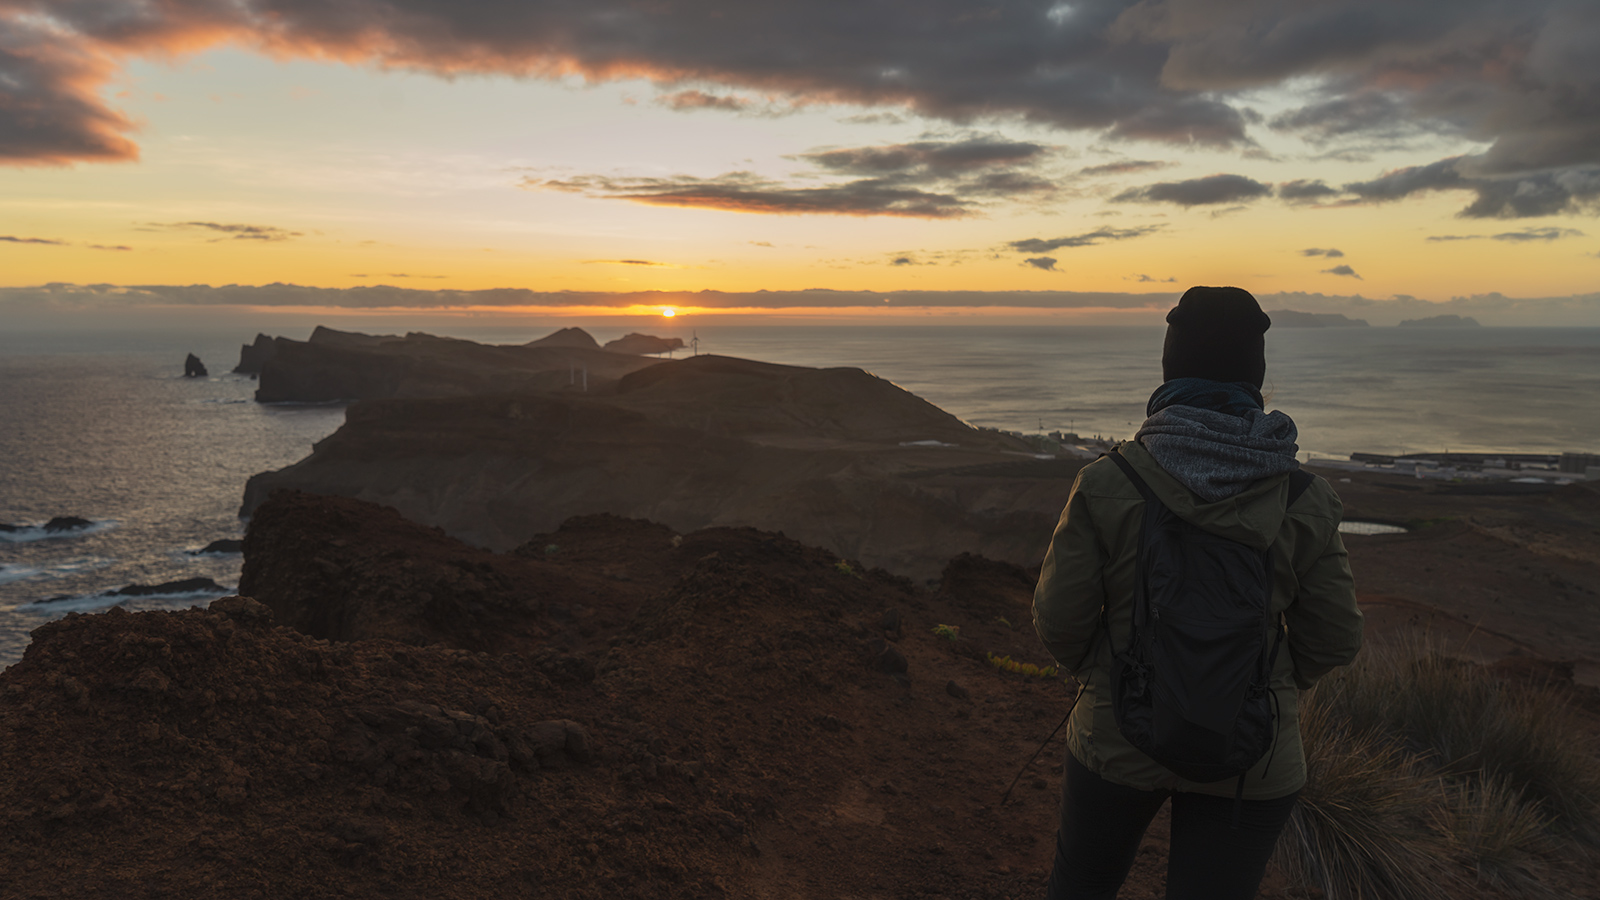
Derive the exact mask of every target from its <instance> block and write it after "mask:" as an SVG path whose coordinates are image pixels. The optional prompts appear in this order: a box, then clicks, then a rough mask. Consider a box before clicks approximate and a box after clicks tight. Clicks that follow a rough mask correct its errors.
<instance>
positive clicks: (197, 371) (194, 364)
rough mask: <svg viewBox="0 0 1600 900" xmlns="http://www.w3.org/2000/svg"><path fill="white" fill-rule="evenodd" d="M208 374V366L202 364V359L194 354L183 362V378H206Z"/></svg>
mask: <svg viewBox="0 0 1600 900" xmlns="http://www.w3.org/2000/svg"><path fill="white" fill-rule="evenodd" d="M207 374H209V373H207V372H206V364H205V363H203V362H201V361H200V357H198V356H195V355H194V354H193V353H191V354H189V356H188V358H186V359H185V360H184V361H183V377H185V378H204V377H206V375H207Z"/></svg>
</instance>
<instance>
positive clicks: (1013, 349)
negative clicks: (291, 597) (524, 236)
mask: <svg viewBox="0 0 1600 900" xmlns="http://www.w3.org/2000/svg"><path fill="white" fill-rule="evenodd" d="M555 327H556V326H554V325H549V326H543V327H539V326H529V327H521V328H517V329H506V328H497V329H488V328H482V327H478V328H473V327H461V328H456V329H454V330H446V329H431V330H434V331H435V332H436V333H444V334H450V335H453V336H457V337H465V338H470V339H473V340H483V341H490V342H498V343H520V342H524V341H527V340H530V339H533V338H536V337H541V336H543V335H544V334H546V333H548V332H550V331H552V330H554V328H555ZM372 330H374V331H384V332H389V331H393V330H395V329H393V328H381V329H379V328H374V329H372ZM624 330H626V329H622V328H591V329H590V331H591V333H593V334H594V336H595V337H596V338H597V339H599V340H601V341H602V342H603V341H605V340H609V339H612V338H615V337H620V336H621V334H622V332H623V331H624ZM650 330H651V331H652V332H654V333H660V334H679V335H680V336H682V337H683V338H685V339H688V338H690V337H691V336H692V335H695V334H698V337H699V338H700V351H701V352H704V353H718V354H723V355H729V356H744V357H750V358H755V359H764V360H768V361H772V362H781V363H791V364H796V365H811V366H857V367H860V368H864V369H867V370H868V371H871V372H874V373H876V374H877V375H879V376H881V377H883V378H886V379H889V380H890V381H893V382H895V383H896V384H898V385H900V386H901V387H903V388H905V389H907V390H909V391H911V392H913V393H915V394H918V395H919V396H921V397H923V398H925V399H927V400H929V401H930V402H932V403H934V404H936V405H938V406H940V407H942V408H944V409H946V410H948V411H950V412H952V413H954V414H955V415H957V416H960V417H961V418H963V419H965V420H966V421H968V422H971V423H972V424H974V425H982V426H989V427H998V428H1003V429H1007V430H1017V431H1025V432H1039V431H1054V430H1065V431H1076V432H1077V433H1079V434H1082V435H1085V436H1091V435H1102V436H1109V437H1129V436H1131V435H1132V433H1133V432H1134V430H1136V428H1137V425H1138V422H1139V421H1140V420H1141V419H1142V418H1143V415H1144V404H1145V401H1146V400H1147V398H1148V397H1149V394H1150V392H1151V390H1153V389H1154V388H1155V386H1156V385H1157V384H1158V383H1159V381H1160V354H1161V342H1162V331H1161V329H1159V328H1122V327H1109V326H1102V327H1093V328H1074V327H1059V326H1058V327H1012V326H892V327H890V326H768V327H756V326H704V327H699V326H695V325H694V324H693V323H689V322H682V321H675V322H671V323H667V322H663V323H661V327H659V328H651V329H650ZM254 334H255V330H254V329H239V330H238V331H228V332H225V333H224V332H216V333H190V334H185V335H182V336H174V335H159V334H155V335H151V336H147V337H143V338H138V339H136V340H135V339H130V338H128V337H127V336H125V335H114V336H113V335H96V334H92V333H88V332H83V333H78V334H67V335H56V336H53V337H49V338H40V337H30V336H21V335H15V334H13V335H5V334H0V523H7V524H11V525H19V526H25V530H23V531H20V532H12V533H6V534H0V666H4V665H9V664H10V663H11V662H14V661H15V660H16V659H18V658H19V657H20V656H21V654H22V651H23V649H24V648H25V646H26V644H27V641H28V639H29V638H28V633H29V631H31V630H32V629H34V628H36V627H38V626H39V625H40V624H41V623H43V622H45V621H48V620H49V619H50V618H52V617H55V616H59V615H64V614H65V613H66V612H68V611H74V610H77V611H89V610H96V609H104V608H106V607H108V606H110V605H112V604H116V603H121V604H122V605H125V606H126V607H128V608H131V609H144V608H172V607H181V606H187V605H193V604H197V603H205V602H209V600H210V599H213V598H214V597H216V596H218V595H219V594H218V592H216V591H210V592H200V593H194V594H181V595H167V596H154V597H139V598H121V597H108V596H105V595H104V593H105V592H107V591H110V590H114V589H117V588H121V587H124V586H126V585H130V584H144V585H152V584H162V583H167V582H171V581H176V580H179V579H184V578H194V577H205V578H211V579H213V580H215V581H216V582H218V583H219V584H221V585H223V586H224V587H231V586H233V585H235V584H237V582H238V574H239V567H240V563H241V560H240V557H239V556H238V555H237V554H234V555H228V556H195V555H192V554H191V551H193V550H197V549H199V548H201V547H203V546H205V545H206V544H208V543H210V542H211V541H213V540H217V539H219V538H234V537H239V536H240V535H241V534H242V531H243V527H242V524H241V523H240V521H239V520H238V518H237V517H236V513H237V510H238V506H239V501H240V498H241V496H242V493H243V489H244V483H245V480H246V479H247V478H248V477H249V476H250V475H252V474H254V473H256V472H260V471H264V470H267V469H275V468H281V467H282V466H285V465H288V464H290V463H293V462H295V461H296V460H298V459H301V458H303V457H304V456H305V455H306V454H307V453H309V452H310V450H311V446H312V444H313V443H315V442H316V441H317V440H319V439H321V438H322V437H324V436H326V435H328V434H330V433H332V432H333V431H334V430H335V429H336V428H338V426H339V425H340V424H341V423H342V421H343V408H342V407H340V406H337V405H334V406H276V405H261V404H257V403H255V402H254V401H253V400H252V399H251V396H252V393H253V391H254V389H255V383H254V382H253V381H251V380H249V379H248V378H245V377H242V376H235V375H230V374H226V371H227V370H228V369H230V368H232V366H233V364H234V363H235V362H236V361H237V359H238V356H237V354H238V346H239V344H240V343H242V342H245V341H247V340H249V339H251V338H253V336H254ZM289 336H291V337H304V336H305V335H304V333H290V334H289ZM190 351H193V352H195V353H197V354H198V355H200V357H201V358H202V359H204V360H205V361H206V362H207V364H208V365H209V366H210V368H211V372H212V374H211V376H210V377H208V378H203V379H185V378H183V377H181V375H182V369H183V365H182V364H183V358H184V355H185V353H187V352H190ZM1267 377H1268V383H1267V385H1266V388H1267V394H1268V395H1269V404H1268V405H1269V408H1277V409H1282V410H1284V411H1285V412H1288V413H1289V414H1290V415H1291V416H1293V417H1294V419H1295V420H1296V422H1297V423H1298V424H1299V426H1300V433H1301V437H1300V447H1301V450H1302V451H1303V452H1306V453H1311V454H1315V455H1317V456H1332V457H1345V456H1347V455H1348V454H1349V453H1351V452H1353V451H1358V450H1361V451H1371V452H1417V451H1433V450H1444V449H1449V450H1461V451H1485V452H1494V451H1522V452H1562V451H1579V452H1600V414H1597V413H1596V412H1595V398H1596V397H1600V328H1591V329H1532V328H1530V329H1511V328H1499V329H1496V328H1482V329H1461V330H1450V329H1425V330H1413V329H1399V328H1371V329H1278V330H1274V331H1272V332H1270V333H1269V335H1268V376H1267ZM57 516H78V517H81V518H84V519H88V520H90V521H91V522H93V523H94V524H93V525H92V526H91V527H89V528H87V529H83V530H77V531H71V532H63V533H60V534H54V535H51V534H45V533H44V532H43V531H42V529H41V528H39V527H38V526H42V525H43V524H44V523H46V522H47V521H49V520H50V519H52V518H54V517H57ZM57 597H64V598H67V599H64V600H58V601H55V602H50V603H44V604H39V603H36V601H39V600H48V599H49V598H57Z"/></svg>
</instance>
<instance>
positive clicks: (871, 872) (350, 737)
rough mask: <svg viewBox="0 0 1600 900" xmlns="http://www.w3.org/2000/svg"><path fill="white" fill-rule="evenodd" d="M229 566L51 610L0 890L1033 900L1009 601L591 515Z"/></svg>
mask: <svg viewBox="0 0 1600 900" xmlns="http://www.w3.org/2000/svg"><path fill="white" fill-rule="evenodd" d="M246 554H247V572H246V578H245V582H246V584H248V585H250V586H251V589H252V590H253V591H254V592H256V593H257V594H258V595H260V596H262V597H264V598H265V601H266V605H263V604H258V603H256V602H255V601H246V600H242V599H236V600H227V601H219V602H218V603H217V604H215V605H214V606H213V608H212V609H210V610H189V611H184V612H175V613H138V614H127V613H123V612H120V611H112V612H109V613H105V614H100V615H92V616H80V615H74V616H69V617H68V618H66V619H64V620H61V621H59V622H55V623H51V624H49V625H46V626H44V627H43V628H41V629H39V630H38V631H37V632H36V633H35V639H34V642H33V644H32V645H31V646H30V647H29V649H28V651H27V655H26V656H25V658H24V659H23V660H22V661H21V662H20V663H18V664H16V665H15V666H13V667H11V668H9V669H7V670H6V671H5V672H4V673H0V763H3V764H0V772H3V775H0V896H3V897H6V898H11V897H17V898H34V897H41V898H42V897H69V896H70V897H74V898H79V897H163V898H167V897H179V898H185V897H272V898H276V897H300V896H305V897H351V898H368V897H418V898H421V897H428V898H456V897H460V898H468V897H472V898H477V897H573V898H590V897H592V898H600V897H613V896H620V897H664V898H665V897H671V898H679V897H682V898H689V897H735V898H745V897H752V898H789V897H805V898H826V897H841V898H846V897H848V898H901V897H954V898H967V897H980V898H1002V897H1017V898H1020V897H1035V896H1038V895H1040V894H1041V893H1042V889H1043V884H1044V880H1045V877H1046V874H1047V869H1048V866H1049V863H1050V858H1051V854H1052V851H1053V844H1052V841H1053V833H1054V818H1055V814H1056V799H1057V796H1058V790H1059V771H1060V766H1059V763H1060V760H1061V747H1060V743H1059V740H1058V741H1057V743H1056V744H1055V745H1053V746H1052V747H1051V748H1050V749H1048V750H1047V751H1046V752H1045V753H1044V754H1043V755H1042V756H1041V757H1040V758H1039V761H1038V762H1037V763H1036V764H1035V765H1034V766H1032V768H1031V769H1030V770H1029V771H1027V773H1026V774H1024V776H1023V777H1022V780H1021V782H1020V784H1019V785H1018V788H1017V790H1016V792H1015V793H1014V795H1013V797H1012V799H1011V802H1010V804H1009V805H1006V806H1003V807H1002V806H1001V805H1000V798H1001V794H1002V792H1003V791H1004V790H1005V788H1006V785H1007V784H1008V783H1009V782H1010V780H1011V778H1012V776H1013V775H1015V774H1016V773H1017V772H1018V770H1019V767H1021V766H1022V764H1023V762H1024V761H1025V760H1026V759H1027V757H1028V755H1029V754H1030V753H1032V752H1033V750H1034V748H1035V747H1036V746H1038V743H1039V741H1041V740H1042V739H1043V738H1044V736H1045V735H1046V734H1048V733H1049V732H1050V729H1051V728H1052V727H1053V726H1054V725H1055V723H1056V722H1057V721H1058V720H1059V719H1060V717H1061V715H1062V714H1063V713H1064V712H1065V711H1066V708H1067V704H1068V702H1069V700H1070V697H1071V694H1070V691H1069V689H1068V688H1067V687H1066V686H1065V685H1064V684H1062V683H1061V682H1060V681H1058V680H1055V679H1043V680H1036V679H1027V678H1021V677H1017V676H1012V675H1007V674H1003V673H1001V672H998V671H996V670H995V669H994V668H993V667H992V666H990V665H989V664H988V663H987V662H986V661H985V657H986V655H987V654H989V653H993V654H996V655H1009V656H1011V657H1012V658H1014V659H1019V660H1026V661H1031V662H1035V663H1038V664H1043V663H1046V662H1048V660H1047V659H1046V658H1045V656H1044V653H1043V651H1042V649H1040V648H1039V646H1038V642H1037V639H1036V638H1035V637H1034V636H1033V634H1032V629H1031V627H1030V626H1029V620H1030V616H1029V612H1028V607H1029V603H1030V599H1031V588H1032V581H1033V573H1030V572H1027V571H1025V570H1022V569H1019V568H1017V567H1015V566H1009V565H1006V564H1003V563H995V562H992V561H989V560H984V559H982V558H980V557H971V556H963V557H958V558H957V559H955V560H953V561H952V562H951V564H950V566H949V567H948V568H947V569H946V571H945V574H944V577H943V579H942V580H941V582H940V585H939V587H938V588H936V589H934V588H928V587H917V586H914V585H913V584H911V583H910V582H909V581H907V580H905V579H902V578H898V577H895V576H893V575H890V574H888V573H886V572H883V571H881V570H870V569H864V568H863V567H861V566H860V565H858V564H855V563H853V562H850V561H847V560H840V559H838V558H837V557H835V556H833V555H832V554H830V553H828V552H826V551H823V550H818V549H815V548H811V547H806V546H803V545H801V544H799V543H797V542H795V541H792V540H789V539H787V538H785V537H783V536H782V535H778V534H771V533H764V532H759V531H755V530H753V529H728V528H713V529H707V530H704V531H699V532H695V533H692V534H687V535H676V534H673V533H672V532H671V531H670V530H668V529H666V528H664V527H662V526H659V525H654V524H651V523H647V522H639V521H635V520H625V519H618V518H616V517H611V516H591V517H584V518H581V519H576V520H572V521H569V522H568V523H567V524H566V525H564V526H563V527H562V529H561V530H559V531H557V532H553V533H551V534H547V535H540V536H538V537H537V538H535V539H534V540H533V541H530V542H529V543H528V544H527V545H526V546H524V547H522V548H519V549H518V550H517V551H514V552H513V553H511V554H492V553H488V552H486V551H480V550H474V549H473V548H470V547H466V546H465V545H463V544H460V543H459V542H456V541H453V540H452V539H450V538H448V537H446V536H445V535H443V534H442V533H440V532H438V531H437V530H435V529H427V528H422V527H420V526H415V525H412V524H411V523H408V522H405V520H403V519H401V518H399V516H398V515H393V514H392V511H384V510H383V509H382V508H379V507H374V506H372V505H370V504H365V503H361V502H360V501H355V500H348V499H339V498H327V497H312V496H309V495H300V496H280V497H279V498H277V499H275V500H273V501H272V502H271V503H270V504H269V505H268V506H266V507H263V509H262V511H261V512H260V513H259V514H258V516H257V518H256V520H255V521H254V522H253V523H252V529H251V534H250V537H249V538H248V543H247V546H246ZM424 595H426V597H424ZM267 606H270V607H271V608H272V611H274V612H276V616H277V620H278V621H285V622H293V623H296V624H298V625H300V626H301V627H302V628H306V629H308V630H312V631H316V630H317V629H318V628H323V629H325V632H324V633H325V634H328V635H332V636H334V637H339V638H342V639H341V640H333V641H330V640H328V639H327V638H326V637H314V636H312V635H310V634H305V633H302V632H301V631H296V630H294V629H291V628H288V627H284V626H281V625H274V624H273V623H272V620H271V618H270V616H269V611H268V609H267ZM940 624H943V625H950V626H954V627H956V628H958V629H959V633H960V638H959V639H958V640H955V641H951V640H948V639H946V638H944V637H941V636H939V635H936V634H935V632H934V626H936V625H940ZM902 661H903V663H904V666H905V668H904V671H896V670H897V669H898V668H899V664H898V663H899V662H902ZM1165 830H1166V820H1165V816H1164V815H1163V816H1162V817H1161V818H1160V819H1158V822H1157V824H1156V826H1155V827H1154V828H1152V830H1151V833H1150V835H1149V836H1148V837H1147V838H1146V842H1145V846H1144V847H1143V848H1142V849H1141V852H1140V855H1139V857H1138V862H1137V863H1136V866H1135V869H1134V872H1133V875H1132V877H1131V878H1130V880H1129V882H1128V885H1127V887H1126V888H1125V889H1124V891H1123V893H1122V896H1123V897H1128V898H1149V897H1158V896H1160V895H1161V888H1160V886H1161V884H1162V873H1163V872H1164V868H1165V860H1166V846H1167V843H1166V836H1165ZM1262 896H1265V897H1274V898H1276V897H1289V896H1300V895H1294V894H1290V893H1289V890H1288V886H1287V882H1286V880H1285V879H1284V878H1283V876H1282V875H1281V874H1279V873H1276V872H1271V873H1269V877H1268V881H1267V884H1266V885H1265V886H1264V890H1263V894H1262ZM1489 896H1492V894H1491V895H1489Z"/></svg>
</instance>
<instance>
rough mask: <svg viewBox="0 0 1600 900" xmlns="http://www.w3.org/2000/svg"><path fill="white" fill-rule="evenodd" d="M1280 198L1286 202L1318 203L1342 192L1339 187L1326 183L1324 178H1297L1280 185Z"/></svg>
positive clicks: (1278, 190)
mask: <svg viewBox="0 0 1600 900" xmlns="http://www.w3.org/2000/svg"><path fill="white" fill-rule="evenodd" d="M1277 193H1278V199H1280V200H1282V201H1284V202H1285V203H1316V202H1319V201H1322V200H1326V199H1328V198H1330V197H1337V196H1339V194H1340V191H1339V189H1338V188H1332V187H1329V186H1328V185H1326V184H1324V183H1323V181H1322V179H1320V178H1317V179H1306V178H1297V179H1295V180H1294V181H1285V182H1283V183H1282V184H1279V185H1278V189H1277Z"/></svg>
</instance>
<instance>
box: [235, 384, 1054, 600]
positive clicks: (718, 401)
mask: <svg viewBox="0 0 1600 900" xmlns="http://www.w3.org/2000/svg"><path fill="white" fill-rule="evenodd" d="M608 355H609V354H608ZM613 356H614V358H617V359H626V357H622V356H618V355H613ZM927 441H933V442H935V444H934V445H931V446H903V445H907V444H914V443H916V442H927ZM1030 451H1031V448H1030V447H1028V446H1027V445H1026V444H1024V443H1023V442H1022V441H1020V440H1019V439H1016V438H1013V437H1010V436H1008V435H1005V434H1001V433H997V432H986V431H979V430H977V429H974V428H972V427H971V426H969V425H967V424H966V423H964V422H961V421H960V420H958V419H956V418H955V417H954V416H951V415H949V414H948V413H946V412H944V411H942V410H940V409H938V408H937V407H935V406H933V405H932V404H930V403H927V402H926V401H924V400H922V399H920V398H918V397H916V396H914V395H912V394H910V393H907V392H906V391H904V390H902V389H900V388H898V387H896V386H895V385H893V384H890V383H889V382H887V381H884V380H882V379H880V378H877V377H875V376H872V375H869V374H867V373H865V372H862V371H861V370H859V369H811V368H804V367H797V366H780V365H773V364H768V363H759V362H753V361H750V360H739V359H731V358H728V357H719V356H699V357H692V358H690V359H684V360H676V361H663V362H660V363H659V364H656V365H652V366H650V367H649V368H644V369H641V370H639V371H636V372H633V373H631V374H629V375H627V376H625V377H623V378H621V379H620V380H619V381H618V382H616V384H615V385H614V387H613V388H612V389H610V390H608V391H597V392H591V393H590V394H579V393H572V392H553V391H547V392H544V393H537V394H534V393H530V394H521V395H515V396H492V397H470V398H459V399H450V400H385V401H376V402H368V403H359V404H356V405H354V406H352V407H351V408H350V409H349V411H348V412H347V414H346V423H345V425H344V427H342V428H341V429H340V430H339V431H338V432H336V433H335V434H334V435H332V436H330V437H329V438H327V439H326V440H324V441H322V442H321V443H319V444H318V445H317V448H316V450H315V452H313V454H312V455H311V456H310V457H309V458H307V459H305V460H303V461H301V462H299V463H297V464H295V465H293V466H290V467H288V468H286V469H283V470H280V471H277V472H270V473H263V474H260V475H257V476H255V477H254V478H252V479H251V480H250V482H249V485H248V486H247V488H246V492H245V501H244V506H243V509H242V510H241V512H242V514H244V515H249V514H250V513H251V512H252V511H254V510H255V508H256V507H257V506H258V505H260V503H262V502H263V501H264V500H265V499H266V498H267V496H268V495H269V494H270V493H271V491H272V490H274V489H277V488H293V489H298V490H306V491H311V492H315V493H322V494H333V495H343V496H352V497H358V498H361V499H364V500H370V501H373V502H378V503H383V504H385V505H389V506H393V507H395V508H396V509H398V510H399V511H400V512H401V513H402V514H404V515H405V516H406V517H408V518H410V519H413V520H415V521H418V522H423V523H426V524H429V525H437V526H440V527H442V528H444V529H445V530H446V531H447V532H449V533H450V534H451V535H453V536H455V537H457V538H460V539H461V540H464V541H466V542H467V543H470V544H475V545H478V546H484V547H490V548H495V549H502V550H503V549H509V548H511V547H515V546H517V545H518V544H521V543H523V542H524V541H526V540H528V539H529V537H530V536H531V535H534V534H537V533H540V532H548V531H552V530H554V529H555V528H556V527H557V526H558V525H559V524H560V523H561V522H562V521H564V520H566V519H567V518H569V517H571V516H576V515H585V514H593V513H613V514H616V515H622V516H629V517H635V518H648V519H652V520H655V521H658V522H661V523H663V524H665V525H667V526H668V527H670V528H672V529H674V530H677V531H680V532H683V531H693V530H696V529H700V528H705V527H709V526H714V525H745V526H751V527H756V528H762V529H766V530H771V531H782V532H784V533H785V534H788V535H790V536H793V537H797V538H799V539H801V540H803V541H805V542H807V543H811V544H815V545H818V546H821V547H825V548H827V549H829V550H831V551H833V552H835V553H838V554H839V555H841V556H846V557H851V558H855V559H860V560H862V561H864V562H866V563H868V564H870V565H874V566H882V567H884V568H886V569H889V570H891V571H895V572H900V573H903V574H908V575H913V576H914V577H917V578H933V577H936V576H937V575H938V574H939V572H940V569H941V568H942V566H943V565H944V562H945V560H947V559H949V558H950V557H951V556H954V555H955V554H957V553H959V552H961V551H963V550H970V551H973V552H980V553H983V554H985V555H987V556H991V557H995V558H999V559H1006V560H1009V561H1012V562H1016V563H1020V564H1025V565H1028V564H1033V563H1035V562H1037V561H1038V560H1039V559H1040V558H1042V556H1043V553H1044V548H1045V544H1046V542H1047V541H1048V540H1049V537H1050V533H1051V531H1052V527H1053V525H1054V523H1055V521H1056V518H1057V517H1058V516H1059V514H1060V510H1061V507H1062V505H1063V504H1064V502H1065V499H1066V495H1067V492H1068V490H1069V488H1070V487H1071V484H1072V481H1071V479H1072V476H1073V475H1074V474H1075V473H1076V471H1077V468H1078V466H1079V465H1081V463H1080V462H1076V461H1069V460H1053V459H1052V460H1036V459H1034V458H1032V453H1031V452H1030Z"/></svg>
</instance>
